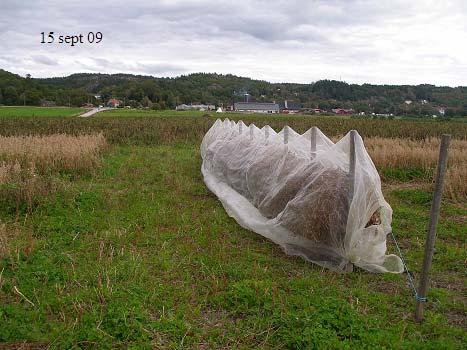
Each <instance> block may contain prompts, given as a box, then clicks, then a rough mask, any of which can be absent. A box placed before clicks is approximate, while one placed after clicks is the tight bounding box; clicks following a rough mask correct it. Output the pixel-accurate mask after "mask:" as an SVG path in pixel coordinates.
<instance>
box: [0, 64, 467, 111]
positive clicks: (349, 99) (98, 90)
mask: <svg viewBox="0 0 467 350" xmlns="http://www.w3.org/2000/svg"><path fill="white" fill-rule="evenodd" d="M247 96H248V100H250V101H264V102H272V101H276V102H282V101H284V100H289V101H295V102H299V103H301V104H302V105H303V107H306V108H320V109H324V110H330V109H332V108H348V109H350V108H352V109H354V110H355V111H356V112H365V113H387V114H390V113H392V114H394V115H400V114H407V115H415V116H425V115H432V114H437V113H438V112H439V108H440V107H444V108H446V112H445V113H446V115H447V116H467V87H465V86H463V87H444V86H443V87H441V86H435V85H428V84H423V85H373V84H362V85H359V84H348V83H346V82H342V81H335V80H319V81H317V82H313V83H310V84H295V83H269V82H266V81H262V80H254V79H249V78H244V77H238V76H234V75H230V74H227V75H222V74H215V73H195V74H190V75H182V76H180V77H176V78H156V77H151V76H141V75H131V74H88V73H80V74H72V75H70V76H67V77H58V78H46V79H38V78H33V77H31V76H29V75H28V76H26V77H21V76H19V75H16V74H13V73H10V72H7V71H4V70H0V105H2V104H3V105H31V106H39V105H50V104H52V105H62V106H68V105H69V106H81V105H83V104H85V103H92V104H94V105H99V104H105V103H106V102H107V101H108V100H109V99H110V98H117V99H120V100H122V101H123V103H124V104H125V105H129V106H132V107H145V108H153V109H167V108H175V106H177V105H179V104H182V103H185V104H190V103H204V104H215V105H219V106H224V107H227V106H230V105H231V104H232V102H236V101H244V100H245V99H246V98H247Z"/></svg>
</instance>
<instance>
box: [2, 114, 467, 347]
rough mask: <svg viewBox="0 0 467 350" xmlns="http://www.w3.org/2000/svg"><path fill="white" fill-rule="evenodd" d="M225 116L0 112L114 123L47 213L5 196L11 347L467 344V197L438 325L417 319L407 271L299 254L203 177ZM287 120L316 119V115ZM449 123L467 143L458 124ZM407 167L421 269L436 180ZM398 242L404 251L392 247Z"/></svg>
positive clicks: (43, 128)
mask: <svg viewBox="0 0 467 350" xmlns="http://www.w3.org/2000/svg"><path fill="white" fill-rule="evenodd" d="M164 117H166V118H164ZM249 118H253V117H249ZM243 119H245V118H243ZM212 121H213V119H212V118H203V117H198V118H190V117H188V116H184V117H183V118H169V117H168V116H162V117H161V118H155V119H154V118H152V117H149V118H144V117H139V118H117V117H116V118H110V117H108V116H102V117H97V118H90V119H89V120H82V119H79V118H45V119H38V118H26V119H21V118H4V119H3V120H1V121H0V130H1V131H0V134H3V135H11V134H31V133H34V134H53V133H57V132H67V133H72V134H73V133H74V134H76V133H80V132H84V133H90V132H91V131H92V132H94V133H95V132H99V131H102V132H103V134H104V135H105V137H106V138H107V140H108V141H109V142H110V144H111V145H110V146H109V147H108V149H107V151H106V152H105V154H104V156H103V159H102V164H101V166H99V167H97V168H96V169H95V171H94V172H92V173H89V174H88V173H87V174H82V175H80V176H77V177H70V176H69V174H67V173H58V174H56V176H57V180H58V181H60V184H61V186H60V187H59V190H58V191H56V192H54V193H52V194H50V195H49V196H43V197H40V198H39V199H38V200H37V202H36V204H35V206H34V207H33V208H27V207H24V206H23V207H19V208H18V206H17V205H16V204H15V203H12V202H10V201H8V200H5V199H0V218H1V221H0V301H1V302H0V324H1V327H0V342H5V343H8V344H10V345H14V344H19V343H20V342H22V341H27V342H29V343H34V344H35V345H38V346H40V345H42V346H47V345H50V346H51V347H52V348H71V347H75V348H78V347H84V348H116V347H122V348H123V347H124V348H126V347H131V348H197V349H211V348H295V349H305V348H307V349H309V348H318V349H319V348H326V349H334V348H339V349H360V348H361V349H374V348H406V349H441V348H443V349H459V348H463V347H465V345H466V343H467V337H466V335H465V334H466V332H465V330H466V327H467V325H466V317H465V314H466V311H467V307H466V291H467V290H466V288H467V287H466V282H465V281H466V261H465V238H466V233H465V225H466V222H465V218H466V217H467V205H466V204H465V203H453V202H450V201H444V202H443V206H442V215H441V220H440V226H439V231H438V237H437V242H436V254H435V256H434V262H433V274H432V288H431V289H430V293H429V295H428V297H429V303H428V304H427V313H426V321H425V322H424V323H423V324H422V325H418V324H416V323H414V322H413V309H414V298H413V296H412V295H411V292H410V290H409V288H408V286H407V283H406V277H405V276H404V275H374V274H369V273H366V272H363V271H361V270H357V271H355V272H354V273H351V274H336V273H334V272H330V271H328V270H325V269H322V268H320V267H318V266H315V265H312V264H310V263H307V262H305V261H303V260H302V259H300V258H293V257H288V256H286V255H284V254H283V253H282V251H281V250H280V249H279V248H278V247H277V246H276V245H274V244H272V243H271V242H269V241H267V240H265V239H263V238H262V237H261V236H259V235H257V234H255V233H252V232H249V231H246V230H244V229H242V228H241V227H239V225H237V224H236V222H235V221H234V220H232V219H231V218H229V217H228V216H227V214H226V213H225V211H224V209H223V207H222V205H221V204H220V202H219V201H218V200H217V199H216V197H215V196H213V195H212V194H211V193H209V191H208V190H207V189H206V187H205V185H204V183H203V180H202V176H201V173H200V165H201V160H200V155H199V143H200V140H201V137H202V135H203V134H204V132H205V131H206V130H207V129H208V128H209V126H210V125H211V123H212ZM266 121H267V119H266V118H258V119H257V120H256V122H257V123H258V124H259V125H261V123H265V122H266ZM279 122H283V121H282V120H280V121H278V122H276V120H275V118H273V119H272V120H270V123H272V124H274V123H277V124H278V125H279ZM287 122H288V124H289V125H292V126H294V128H296V129H300V128H306V126H307V125H306V122H307V121H305V120H301V119H287ZM294 122H295V123H296V124H295V125H294V124H293V123H294ZM315 122H316V123H321V125H320V126H321V127H322V128H329V130H331V129H332V128H334V129H333V133H332V134H333V135H339V134H342V133H343V131H345V130H344V129H345V128H348V127H349V125H348V124H343V125H342V124H340V123H341V121H340V120H337V121H335V120H321V119H314V120H311V121H310V120H308V123H315ZM377 122H379V124H378V123H377V124H370V125H363V124H358V123H357V124H354V125H353V126H352V127H354V128H357V130H359V131H360V128H359V127H360V125H363V126H362V130H363V131H362V134H364V135H365V134H366V135H367V136H374V134H375V133H386V132H387V131H385V129H384V127H386V126H387V125H388V124H385V122H384V121H377ZM15 123H16V124H15ZM326 123H328V124H326ZM417 123H418V122H417ZM433 124H434V123H433ZM14 125H16V128H15V127H14ZM311 125H313V124H311ZM311 125H309V126H311ZM390 125H392V126H393V127H392V128H393V129H394V130H392V131H391V132H394V133H395V132H396V130H395V129H396V128H399V129H400V130H401V131H400V134H402V135H411V137H413V138H414V139H416V138H417V135H420V133H421V132H422V131H419V130H415V129H414V128H413V124H404V123H402V124H401V125H399V124H397V123H394V124H390ZM419 125H421V127H422V128H428V127H427V126H424V125H423V124H419ZM434 125H435V126H438V125H439V126H441V127H442V128H445V129H443V130H452V131H453V132H456V133H460V135H461V136H463V137H459V138H462V139H465V138H467V135H466V134H467V132H466V130H465V129H462V128H461V127H460V126H457V125H456V124H454V125H451V124H450V123H446V124H444V123H443V124H437V123H436V124H434ZM309 126H308V127H309ZM2 127H3V128H2ZM459 128H461V129H460V130H459ZM430 130H431V129H430ZM439 132H444V131H442V130H441V131H440V130H438V129H437V128H436V127H435V128H434V129H433V130H431V131H429V133H432V134H437V133H439ZM462 133H463V134H462ZM331 136H332V135H331ZM379 136H384V135H379ZM400 172H403V170H399V173H398V174H397V175H391V176H389V177H388V178H387V181H385V183H384V188H383V189H384V193H385V197H386V199H387V200H388V202H389V203H390V204H391V206H392V207H393V209H394V225H393V229H394V232H395V234H396V235H397V237H398V239H399V240H400V244H401V246H402V248H403V250H404V252H405V253H406V258H407V261H408V264H409V266H410V267H411V269H412V270H413V272H414V273H415V276H416V277H418V271H420V268H421V260H422V256H423V242H424V236H425V232H426V227H427V223H428V212H429V209H430V201H431V194H430V192H429V191H428V190H427V188H426V183H421V182H420V181H418V180H413V179H412V180H411V181H410V182H407V181H406V180H404V181H401V179H406V178H404V177H403V176H401V174H400ZM388 249H389V251H390V252H394V246H393V244H392V242H389V241H388ZM0 344H1V343H0Z"/></svg>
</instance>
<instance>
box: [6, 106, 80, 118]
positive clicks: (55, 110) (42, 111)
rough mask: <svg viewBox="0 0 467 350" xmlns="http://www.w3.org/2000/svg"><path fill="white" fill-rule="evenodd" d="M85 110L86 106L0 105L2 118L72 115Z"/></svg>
mask: <svg viewBox="0 0 467 350" xmlns="http://www.w3.org/2000/svg"><path fill="white" fill-rule="evenodd" d="M83 112H85V109H84V108H75V107H72V108H68V107H31V106H26V107H17V106H15V107H0V118H4V117H20V118H25V117H30V118H32V117H39V118H40V117H70V116H74V115H78V114H81V113H83Z"/></svg>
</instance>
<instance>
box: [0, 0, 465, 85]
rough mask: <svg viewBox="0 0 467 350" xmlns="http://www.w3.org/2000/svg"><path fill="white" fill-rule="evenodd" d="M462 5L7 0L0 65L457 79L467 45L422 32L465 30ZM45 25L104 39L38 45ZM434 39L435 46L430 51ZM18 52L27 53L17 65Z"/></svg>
mask: <svg viewBox="0 0 467 350" xmlns="http://www.w3.org/2000/svg"><path fill="white" fill-rule="evenodd" d="M466 4H467V3H466V2H465V1H463V0H446V1H444V2H442V3H441V2H439V3H438V2H437V3H436V4H432V6H430V7H428V6H426V4H425V2H424V1H422V0H414V1H411V2H407V1H404V0H380V1H373V0H308V1H307V0H289V1H285V0H284V1H282V0H279V1H260V0H251V1H247V2H234V1H227V0H221V1H215V2H214V1H207V0H196V1H177V0H171V1H169V0H166V1H154V2H148V1H143V0H133V1H131V2H130V3H128V2H126V1H125V2H123V1H118V0H112V1H111V0H101V1H98V2H95V1H89V0H84V1H83V0H81V1H77V0H76V1H72V0H71V1H67V2H63V1H58V0H49V1H45V0H41V1H28V2H18V1H12V0H2V4H1V11H0V52H2V54H4V56H3V58H2V57H0V63H1V65H2V68H4V67H5V68H9V69H16V70H22V71H24V70H28V71H31V72H33V71H34V70H35V69H36V70H37V71H38V72H41V73H40V74H48V72H50V71H51V69H48V70H47V69H46V68H47V67H46V66H48V67H49V68H50V67H53V69H54V71H56V74H57V75H63V74H69V73H73V72H76V71H79V70H83V69H84V70H86V71H92V72H117V71H118V72H129V73H139V74H152V75H169V76H173V75H176V74H182V73H185V72H193V71H200V70H203V71H214V70H216V71H218V72H224V73H229V72H230V73H236V74H241V75H248V76H252V77H260V78H262V79H268V80H276V79H288V80H290V81H312V80H316V79H319V78H328V77H333V76H334V77H335V76H340V74H341V73H342V74H344V79H345V76H347V77H349V78H352V79H357V78H356V77H363V78H365V79H368V81H369V82H388V81H390V80H391V79H394V78H393V77H395V79H401V76H402V75H401V74H400V73H399V72H397V70H399V71H401V72H404V74H407V80H416V79H428V80H429V81H428V82H436V80H443V81H444V79H450V81H451V80H452V82H451V84H454V85H455V84H458V83H459V81H460V78H455V74H446V70H447V71H449V72H456V70H457V71H459V70H461V71H462V69H463V68H462V67H465V66H466V57H467V52H466V49H464V48H463V47H459V48H457V47H455V46H454V44H449V39H451V38H449V37H448V38H446V40H443V39H440V38H438V37H436V36H434V35H431V38H430V43H429V45H428V44H427V43H426V42H424V40H423V35H424V33H423V31H424V26H425V25H426V24H429V23H433V22H439V21H443V20H445V22H443V23H446V25H444V26H443V29H445V28H448V27H449V28H452V31H451V32H452V33H454V34H455V33H459V32H461V33H462V31H463V33H464V36H465V31H466V30H467V25H466V23H467V5H466ZM453 16H457V17H453ZM452 18H455V20H451V19H452ZM49 30H52V31H55V32H57V33H61V34H76V33H85V32H87V31H91V30H92V31H97V30H99V31H102V32H103V33H104V40H103V42H102V44H99V45H97V46H91V45H83V46H81V47H75V48H73V50H69V48H66V47H63V46H61V47H60V46H54V47H51V46H47V47H46V46H41V45H40V44H39V34H40V32H42V31H49ZM400 33H403V34H404V35H400ZM431 34H433V33H431ZM427 35H429V34H427ZM451 36H452V35H451ZM452 40H454V39H452ZM457 41H459V40H457ZM460 41H461V40H460ZM447 44H449V45H451V46H449V47H450V48H451V49H447V50H445V51H441V53H440V51H439V47H444V46H446V45H447ZM434 45H439V46H438V49H436V50H431V51H430V46H434ZM453 47H454V49H453ZM439 56H442V57H439ZM5 57H7V58H5ZM8 57H10V58H11V57H16V58H17V60H16V61H11V60H8ZM28 57H29V58H28ZM21 58H25V59H26V60H25V61H24V62H22V63H21V61H20V59H21ZM433 62H436V63H439V67H435V69H432V70H431V72H432V73H431V75H426V74H425V75H423V76H417V75H415V74H416V73H411V72H418V71H419V70H418V69H417V66H424V67H425V68H432V65H433ZM362 65H364V66H362ZM3 66H4V67H3ZM18 67H21V69H19V68H18ZM388 67H392V71H391V69H388ZM410 67H413V69H412V70H411V69H410ZM461 68H462V69H461ZM362 70H364V72H360V71H362ZM42 72H43V73H42ZM52 74H53V73H52ZM411 74H413V75H411ZM453 77H454V78H453ZM363 78H362V79H363ZM420 82H423V81H420ZM394 83H397V81H395V82H394Z"/></svg>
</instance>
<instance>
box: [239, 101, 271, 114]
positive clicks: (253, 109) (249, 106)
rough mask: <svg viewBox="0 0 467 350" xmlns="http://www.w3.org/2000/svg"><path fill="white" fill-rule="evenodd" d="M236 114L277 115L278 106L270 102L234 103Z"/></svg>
mask: <svg viewBox="0 0 467 350" xmlns="http://www.w3.org/2000/svg"><path fill="white" fill-rule="evenodd" d="M234 110H235V111H236V112H249V113H279V104H277V103H270V102H235V103H234Z"/></svg>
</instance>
